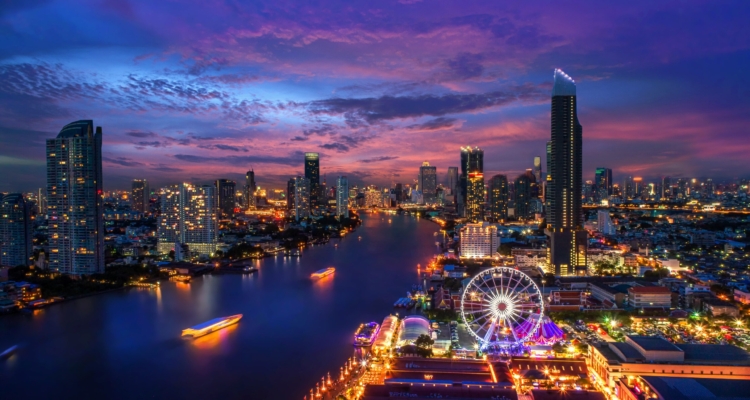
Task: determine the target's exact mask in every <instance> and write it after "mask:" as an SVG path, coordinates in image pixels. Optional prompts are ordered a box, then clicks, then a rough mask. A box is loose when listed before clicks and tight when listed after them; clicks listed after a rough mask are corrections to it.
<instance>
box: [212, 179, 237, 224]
mask: <svg viewBox="0 0 750 400" xmlns="http://www.w3.org/2000/svg"><path fill="white" fill-rule="evenodd" d="M235 186H236V185H235V183H234V181H232V180H229V179H218V180H216V204H217V205H218V207H219V213H220V214H221V216H222V217H225V218H227V217H231V216H232V215H233V214H234V200H235V197H237V196H236V191H235Z"/></svg>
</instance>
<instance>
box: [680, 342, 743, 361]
mask: <svg viewBox="0 0 750 400" xmlns="http://www.w3.org/2000/svg"><path fill="white" fill-rule="evenodd" d="M679 348H680V349H681V350H682V351H684V352H685V362H688V363H690V362H692V363H701V364H710V363H716V364H732V365H750V353H748V352H747V351H745V350H743V349H741V348H739V347H737V346H733V345H728V344H680V345H679Z"/></svg>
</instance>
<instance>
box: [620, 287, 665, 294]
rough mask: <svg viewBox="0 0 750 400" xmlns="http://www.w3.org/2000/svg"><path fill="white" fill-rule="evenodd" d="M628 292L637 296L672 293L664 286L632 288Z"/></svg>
mask: <svg viewBox="0 0 750 400" xmlns="http://www.w3.org/2000/svg"><path fill="white" fill-rule="evenodd" d="M628 291H630V292H633V293H636V294H669V293H672V292H671V291H670V290H669V289H667V288H665V287H664V286H632V287H631V288H630V289H628Z"/></svg>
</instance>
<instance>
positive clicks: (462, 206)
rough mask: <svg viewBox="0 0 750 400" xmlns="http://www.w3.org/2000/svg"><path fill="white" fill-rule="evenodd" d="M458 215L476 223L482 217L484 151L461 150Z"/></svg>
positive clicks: (477, 149) (463, 148) (466, 148)
mask: <svg viewBox="0 0 750 400" xmlns="http://www.w3.org/2000/svg"><path fill="white" fill-rule="evenodd" d="M459 186H460V190H459V195H460V201H461V202H460V203H459V215H461V216H463V217H465V218H467V219H468V220H469V221H472V222H477V221H480V220H482V217H483V216H484V151H482V150H481V149H479V148H478V147H475V148H473V149H472V148H471V147H468V146H467V147H462V148H461V177H460V178H459Z"/></svg>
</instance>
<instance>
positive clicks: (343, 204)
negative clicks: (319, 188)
mask: <svg viewBox="0 0 750 400" xmlns="http://www.w3.org/2000/svg"><path fill="white" fill-rule="evenodd" d="M336 216H337V217H340V218H349V179H347V178H346V177H345V176H339V177H338V179H336Z"/></svg>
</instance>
